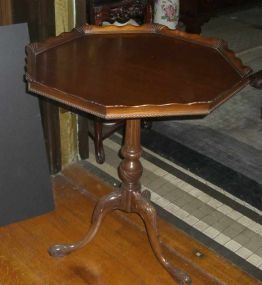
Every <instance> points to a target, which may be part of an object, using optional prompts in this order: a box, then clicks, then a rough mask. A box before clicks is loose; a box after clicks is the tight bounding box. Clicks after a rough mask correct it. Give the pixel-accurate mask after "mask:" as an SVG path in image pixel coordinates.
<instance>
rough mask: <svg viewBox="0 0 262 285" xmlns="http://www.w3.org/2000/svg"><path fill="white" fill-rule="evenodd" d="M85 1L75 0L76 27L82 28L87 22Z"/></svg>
mask: <svg viewBox="0 0 262 285" xmlns="http://www.w3.org/2000/svg"><path fill="white" fill-rule="evenodd" d="M86 2H87V1H86V0H77V1H76V3H75V11H76V16H75V20H76V26H77V27H79V26H82V25H84V24H85V23H86V22H87V21H86V19H87V7H86V5H87V4H86Z"/></svg>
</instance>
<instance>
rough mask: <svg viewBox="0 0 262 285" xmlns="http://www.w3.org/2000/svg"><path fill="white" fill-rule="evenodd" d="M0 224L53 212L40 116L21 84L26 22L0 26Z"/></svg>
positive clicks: (32, 98) (35, 105)
mask: <svg viewBox="0 0 262 285" xmlns="http://www.w3.org/2000/svg"><path fill="white" fill-rule="evenodd" d="M0 35H1V36H0V62H1V65H0V134H1V135H0V225H5V224H8V223H11V222H14V221H18V220H21V219H25V218H29V217H33V216H35V215H40V214H43V213H46V212H48V211H51V210H53V209H54V203H53V195H52V189H51V181H50V176H49V171H48V163H47V157H46V151H45V147H44V139H43V135H42V125H41V117H40V112H39V107H38V100H37V98H36V97H34V96H32V95H29V94H27V93H26V84H25V82H24V80H23V76H24V66H25V60H24V58H25V45H26V44H27V43H29V36H28V30H27V25H26V24H18V25H11V26H3V27H0Z"/></svg>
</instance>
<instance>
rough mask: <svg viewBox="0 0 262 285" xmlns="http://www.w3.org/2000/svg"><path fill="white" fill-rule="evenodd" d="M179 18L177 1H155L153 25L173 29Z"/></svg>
mask: <svg viewBox="0 0 262 285" xmlns="http://www.w3.org/2000/svg"><path fill="white" fill-rule="evenodd" d="M178 18H179V0H155V5H154V23H158V24H162V25H165V26H167V27H168V28H169V29H175V28H176V26H177V24H178Z"/></svg>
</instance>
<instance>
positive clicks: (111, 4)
mask: <svg viewBox="0 0 262 285" xmlns="http://www.w3.org/2000/svg"><path fill="white" fill-rule="evenodd" d="M87 5H88V6H87V14H88V15H87V21H88V22H89V23H90V24H94V25H102V24H103V23H104V22H109V23H111V24H113V23H115V22H118V23H120V24H122V23H126V22H127V21H129V20H130V19H132V20H135V22H136V23H137V24H139V25H140V24H143V23H152V17H153V2H151V1H150V2H149V1H147V0H122V1H119V0H118V1H115V0H91V1H88V3H87ZM89 119H90V120H91V121H92V123H91V124H92V125H93V128H92V129H90V128H89V135H90V137H91V138H92V139H93V141H94V145H95V157H96V161H97V163H99V164H102V163H104V161H105V152H104V146H103V140H104V139H106V138H108V137H109V136H111V135H112V134H113V133H114V132H116V131H117V130H119V129H120V128H122V127H123V125H124V121H123V120H118V121H113V120H112V121H107V120H103V119H100V118H98V117H95V116H92V117H89ZM89 125H90V124H89ZM150 125H151V123H150V122H148V121H147V122H145V123H144V127H146V128H150Z"/></svg>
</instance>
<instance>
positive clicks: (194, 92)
mask: <svg viewBox="0 0 262 285" xmlns="http://www.w3.org/2000/svg"><path fill="white" fill-rule="evenodd" d="M26 50H27V74H26V78H27V81H28V89H29V90H30V91H32V92H34V93H37V94H39V95H41V96H45V97H47V98H50V99H53V100H56V101H59V102H61V103H63V104H65V105H68V106H71V107H74V108H77V109H79V110H82V111H85V112H88V113H91V114H94V115H96V116H99V117H102V118H106V119H116V118H137V117H158V116H177V115H205V114H208V113H209V112H210V111H212V110H213V109H214V108H216V107H217V106H219V105H220V104H221V103H223V102H224V101H225V100H227V99H228V98H230V97H231V96H232V95H234V94H235V93H237V92H238V91H239V90H241V89H242V88H243V87H244V86H245V85H247V84H248V83H249V74H250V73H251V69H250V68H249V67H246V66H243V64H242V63H241V61H240V60H239V59H238V58H237V57H236V56H235V55H234V53H233V52H232V51H230V50H229V49H228V48H227V46H226V44H225V43H224V42H223V41H221V40H217V39H209V38H204V37H201V36H199V35H189V34H186V33H183V32H181V31H176V30H175V31H173V30H169V29H168V28H165V27H164V26H161V25H156V24H154V25H144V26H140V27H134V26H124V27H116V26H107V27H95V26H89V25H85V26H82V27H80V28H77V29H74V30H73V31H72V32H69V33H64V34H61V35H60V36H58V37H54V38H50V39H48V40H47V41H45V42H43V43H33V44H30V45H28V46H27V48H26Z"/></svg>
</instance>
